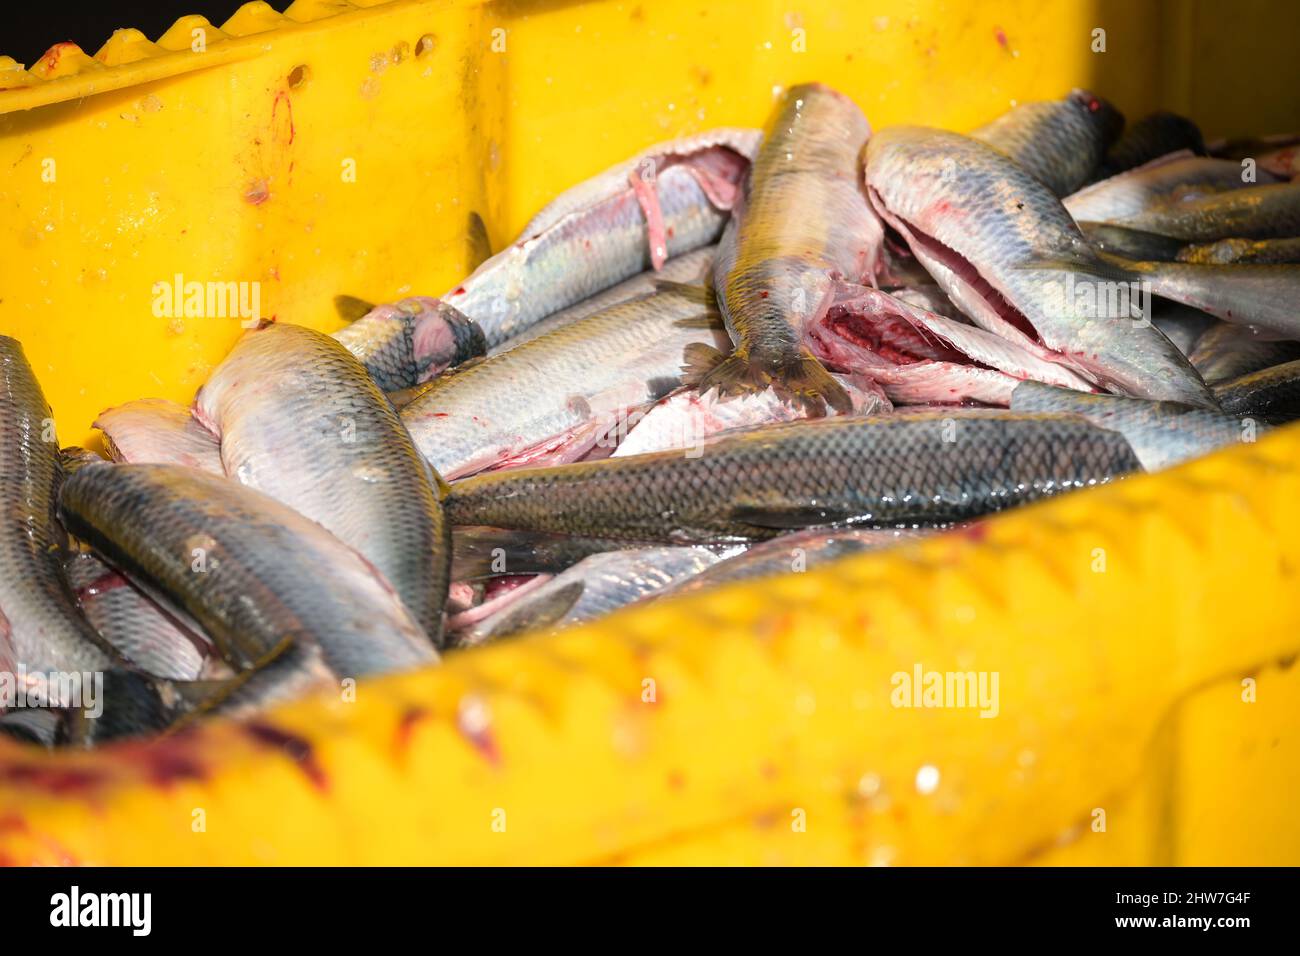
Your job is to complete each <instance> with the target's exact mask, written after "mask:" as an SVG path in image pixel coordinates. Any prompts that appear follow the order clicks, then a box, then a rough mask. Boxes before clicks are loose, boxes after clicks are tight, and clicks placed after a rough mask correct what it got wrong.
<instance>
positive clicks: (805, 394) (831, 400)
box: [770, 350, 853, 416]
mask: <svg viewBox="0 0 1300 956" xmlns="http://www.w3.org/2000/svg"><path fill="white" fill-rule="evenodd" d="M770 375H771V379H772V387H773V388H774V389H775V390H776V392H777V394H778V395H780V396H781V397H782V398H784V399H785V400H786V401H788V402H791V403H792V404H794V405H797V406H799V407H801V408H803V409H804V410H805V411H806V412H807V413H808V414H809V415H813V416H820V415H823V414H825V411H826V406H827V405H829V406H830V407H831V408H833V409H834V410H835V411H837V412H839V413H840V414H841V415H847V414H849V413H850V412H852V411H853V400H852V399H851V398H849V393H848V392H847V391H846V390H845V388H844V386H843V385H841V384H840V383H839V382H837V381H835V379H834V378H832V377H831V373H830V372H828V371H826V366H824V365H822V363H821V362H819V361H818V360H817V359H815V358H814V357H813V356H812V355H811V354H810V353H809V352H808V351H807V350H800V352H798V353H797V354H795V355H792V356H790V357H789V358H787V359H785V360H784V361H783V362H782V363H781V365H780V366H779V367H778V368H775V369H773V370H771V372H770Z"/></svg>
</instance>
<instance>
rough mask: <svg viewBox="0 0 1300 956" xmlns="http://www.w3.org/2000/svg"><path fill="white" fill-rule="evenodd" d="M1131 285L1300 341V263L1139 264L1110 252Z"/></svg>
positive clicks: (1105, 256)
mask: <svg viewBox="0 0 1300 956" xmlns="http://www.w3.org/2000/svg"><path fill="white" fill-rule="evenodd" d="M1102 257H1103V258H1104V259H1105V260H1106V261H1107V262H1108V263H1110V264H1111V265H1113V266H1115V267H1116V274H1117V275H1121V276H1122V277H1123V278H1124V280H1125V281H1127V282H1129V283H1132V284H1137V285H1140V286H1142V287H1144V288H1146V289H1148V290H1149V291H1150V293H1151V294H1153V295H1158V296H1163V297H1164V298H1166V299H1172V300H1173V301H1175V302H1180V303H1182V304H1183V305H1188V306H1191V307H1192V308H1194V309H1200V310H1201V311H1202V312H1208V313H1209V314H1210V315H1213V316H1215V317H1216V318H1219V319H1223V320H1224V321H1225V322H1233V323H1236V324H1239V325H1251V326H1257V327H1259V328H1261V329H1265V330H1268V331H1270V332H1273V333H1275V334H1276V335H1278V336H1281V337H1283V338H1289V339H1300V312H1297V310H1296V308H1295V305H1294V303H1296V302H1300V265H1253V264H1245V265H1203V264H1200V263H1190V262H1134V261H1132V260H1128V259H1124V258H1123V257H1120V256H1113V255H1109V254H1106V253H1103V254H1102Z"/></svg>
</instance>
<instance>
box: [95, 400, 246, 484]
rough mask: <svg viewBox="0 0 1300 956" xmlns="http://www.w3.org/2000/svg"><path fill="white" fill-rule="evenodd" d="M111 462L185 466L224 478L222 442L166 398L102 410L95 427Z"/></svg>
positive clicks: (180, 406) (183, 409) (181, 407)
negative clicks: (100, 433)
mask: <svg viewBox="0 0 1300 956" xmlns="http://www.w3.org/2000/svg"><path fill="white" fill-rule="evenodd" d="M93 427H95V428H98V429H99V430H100V431H101V432H103V433H104V449H105V450H106V451H107V452H108V455H109V457H110V458H111V459H113V460H114V461H124V462H136V463H149V462H152V463H154V464H159V465H185V466H187V467H189V468H201V469H202V470H204V471H206V472H209V473H211V474H214V475H224V474H225V473H226V472H225V469H224V468H223V467H222V465H221V441H220V439H218V438H217V436H216V435H214V434H213V433H212V432H210V431H208V429H207V428H205V427H204V426H203V425H202V424H200V423H199V421H198V420H197V419H196V418H195V417H194V416H193V415H191V414H190V410H189V409H188V408H186V407H185V406H184V405H178V404H177V403H175V402H169V401H167V400H166V399H165V398H141V399H137V400H135V401H133V402H127V403H125V404H124V405H117V406H114V407H113V408H108V409H105V410H104V411H102V412H100V413H99V417H98V418H96V419H95V422H94V426H93Z"/></svg>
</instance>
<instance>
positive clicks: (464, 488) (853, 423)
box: [447, 409, 1139, 544]
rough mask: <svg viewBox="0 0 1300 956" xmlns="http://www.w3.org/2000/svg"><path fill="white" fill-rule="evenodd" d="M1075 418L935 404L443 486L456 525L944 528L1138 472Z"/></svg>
mask: <svg viewBox="0 0 1300 956" xmlns="http://www.w3.org/2000/svg"><path fill="white" fill-rule="evenodd" d="M1138 467H1139V465H1138V461H1137V459H1136V458H1135V457H1134V455H1133V452H1132V450H1131V449H1130V448H1129V446H1128V443H1127V442H1126V441H1125V440H1124V438H1123V436H1121V435H1119V434H1117V433H1115V432H1109V431H1105V430H1103V429H1098V428H1096V427H1095V426H1093V425H1091V424H1090V423H1088V422H1086V421H1083V420H1082V419H1079V418H1078V417H1075V416H1067V417H1062V416H1050V415H1013V414H1010V413H1007V412H1004V411H983V410H960V411H959V410H957V409H945V410H943V411H941V412H934V411H927V412H917V413H914V414H908V415H888V416H882V417H865V418H851V417H842V416H841V417H828V418H823V419H818V420H815V421H807V422H802V421H801V422H791V423H785V424H777V425H765V426H762V427H760V428H754V429H750V430H747V431H744V432H739V433H736V432H732V433H728V434H726V435H722V436H719V437H717V438H714V439H712V440H710V441H706V442H705V443H704V444H703V445H702V447H701V449H700V454H698V455H683V454H682V453H681V452H679V451H663V452H654V453H651V454H646V455H634V456H631V457H627V458H609V459H605V460H603V461H589V462H578V463H575V464H569V465H561V466H558V467H551V468H534V469H522V470H519V471H505V472H492V473H488V474H483V475H477V476H475V477H473V478H467V479H464V480H463V481H459V482H456V483H455V484H453V485H452V491H451V495H450V496H449V498H448V499H447V513H448V516H449V518H450V519H451V521H452V522H453V523H454V524H458V525H490V526H492V527H499V528H519V529H523V530H528V531H543V532H557V533H568V534H578V535H587V536H593V537H610V538H620V537H622V538H636V539H638V540H646V539H653V540H660V541H664V542H666V543H671V544H693V543H697V542H717V541H748V540H760V539H764V538H770V537H773V536H775V535H776V534H778V533H780V532H782V531H788V530H791V529H796V528H805V527H817V526H822V525H834V524H852V525H863V526H871V527H892V526H902V525H907V526H911V525H942V524H945V523H949V522H954V521H966V520H969V519H971V518H975V517H979V516H980V515H983V514H987V513H989V512H992V511H998V510H1001V509H1003V508H1008V507H1011V506H1012V505H1014V504H1018V503H1022V502H1027V501H1033V500H1036V499H1039V498H1042V497H1045V496H1048V495H1053V494H1057V493H1060V492H1063V491H1068V490H1070V489H1073V488H1080V487H1085V486H1089V485H1097V484H1103V483H1106V482H1108V481H1110V480H1112V479H1114V478H1117V477H1119V476H1121V475H1124V474H1128V473H1130V472H1133V471H1136V470H1137V469H1138Z"/></svg>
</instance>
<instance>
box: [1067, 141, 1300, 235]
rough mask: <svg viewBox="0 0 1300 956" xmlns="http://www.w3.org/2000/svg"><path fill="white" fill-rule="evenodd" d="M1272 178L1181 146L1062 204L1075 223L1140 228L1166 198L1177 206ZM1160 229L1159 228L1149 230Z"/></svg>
mask: <svg viewBox="0 0 1300 956" xmlns="http://www.w3.org/2000/svg"><path fill="white" fill-rule="evenodd" d="M1277 182H1279V180H1278V179H1277V177H1275V176H1273V175H1271V174H1269V173H1264V174H1263V175H1262V176H1261V177H1259V179H1258V181H1257V179H1256V178H1253V177H1251V176H1250V175H1249V174H1248V173H1247V172H1246V170H1244V169H1243V168H1242V166H1241V164H1240V163H1237V162H1234V161H1232V160H1230V159H1212V158H1209V157H1205V156H1193V155H1191V154H1190V153H1188V152H1186V151H1182V152H1177V153H1172V154H1170V155H1168V156H1161V157H1159V158H1157V159H1153V160H1151V161H1150V162H1148V163H1145V164H1143V165H1141V166H1137V167H1135V168H1133V169H1129V170H1126V171H1125V172H1122V173H1118V174H1116V175H1114V176H1111V177H1110V178H1108V179H1103V180H1101V181H1099V182H1096V183H1093V184H1092V185H1090V186H1086V187H1084V188H1083V189H1080V190H1078V191H1077V192H1074V193H1071V194H1070V195H1069V196H1066V197H1065V199H1064V200H1062V203H1063V204H1064V206H1065V209H1066V211H1067V212H1068V213H1069V214H1070V215H1071V216H1073V217H1074V219H1075V221H1076V222H1079V223H1084V222H1093V223H1110V224H1118V225H1126V226H1128V227H1129V228H1132V229H1137V230H1142V229H1145V228H1147V227H1145V226H1142V225H1138V224H1137V223H1135V222H1134V220H1141V219H1142V218H1143V217H1144V216H1145V215H1147V214H1148V213H1150V212H1152V211H1153V210H1163V209H1165V208H1166V204H1167V203H1172V204H1174V205H1178V204H1181V203H1184V202H1187V201H1189V200H1192V199H1200V198H1204V197H1213V196H1218V195H1221V194H1224V193H1228V192H1232V191H1237V190H1243V189H1247V188H1248V187H1255V186H1257V185H1259V184H1261V183H1262V184H1273V183H1277ZM1149 231H1151V232H1154V233H1156V234H1162V233H1161V230H1159V229H1151V230H1149Z"/></svg>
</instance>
